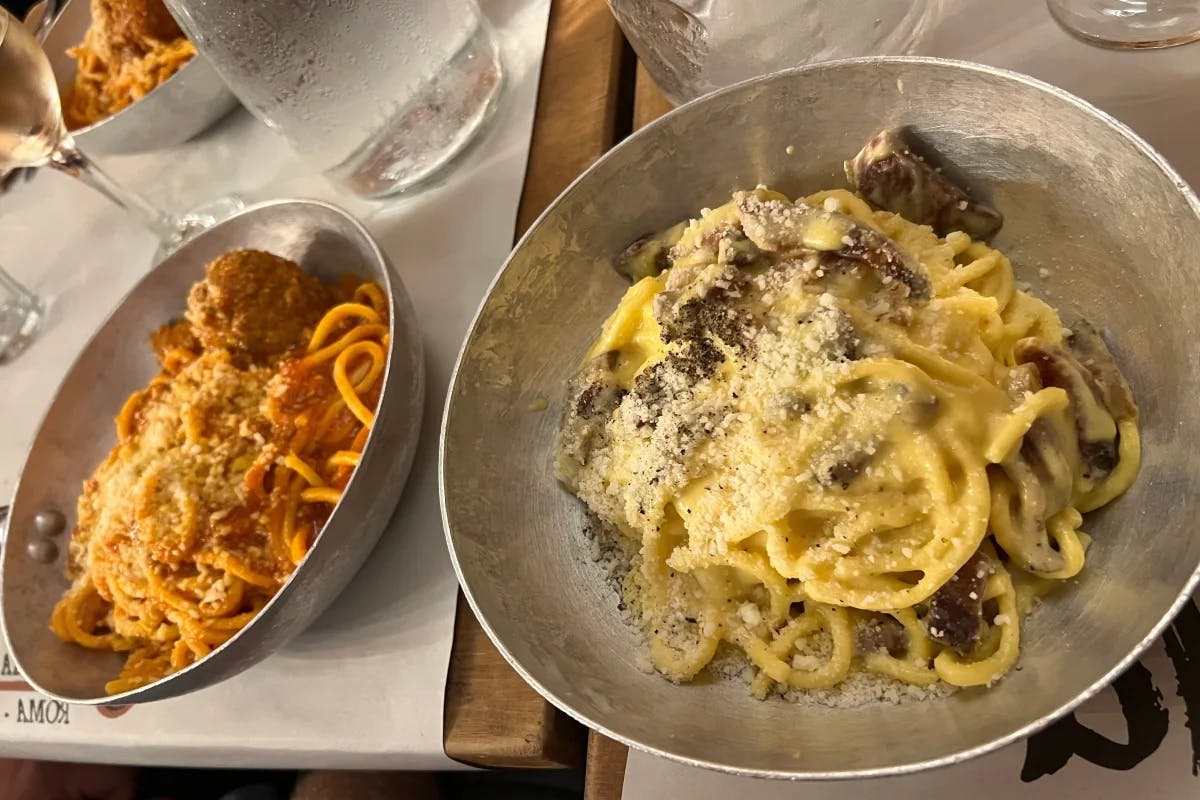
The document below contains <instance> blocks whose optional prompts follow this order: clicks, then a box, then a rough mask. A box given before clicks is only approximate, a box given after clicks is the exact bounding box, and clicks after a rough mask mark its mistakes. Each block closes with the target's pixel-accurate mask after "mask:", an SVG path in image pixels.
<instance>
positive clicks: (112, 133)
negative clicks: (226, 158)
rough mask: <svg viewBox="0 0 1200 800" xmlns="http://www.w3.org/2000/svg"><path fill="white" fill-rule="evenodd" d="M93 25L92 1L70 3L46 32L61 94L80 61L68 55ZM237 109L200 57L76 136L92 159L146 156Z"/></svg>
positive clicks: (44, 43) (44, 40)
mask: <svg viewBox="0 0 1200 800" xmlns="http://www.w3.org/2000/svg"><path fill="white" fill-rule="evenodd" d="M91 24H92V11H91V5H90V3H89V2H88V0H70V2H68V3H67V4H66V7H65V8H63V10H62V11H61V12H60V13H59V15H58V18H57V19H55V20H54V22H53V23H52V24H51V25H50V26H49V27H48V28H47V30H46V34H45V36H44V37H43V38H42V47H43V49H45V51H46V55H47V56H49V58H50V66H51V68H52V69H53V70H54V79H55V81H56V82H57V83H58V91H59V94H60V95H61V96H63V97H65V96H66V92H67V91H68V90H69V89H70V88H71V84H72V83H73V82H74V80H75V69H76V64H75V58H74V57H73V56H70V55H68V54H67V50H69V49H71V48H73V47H75V46H76V45H77V44H79V43H80V42H81V41H83V35H84V33H86V32H87V29H88V26H89V25H91ZM237 105H238V100H237V98H236V97H234V95H233V92H231V91H229V88H228V87H226V86H225V82H224V81H223V80H221V76H219V75H218V74H217V71H216V70H214V69H213V68H212V65H211V64H209V63H208V59H206V58H205V57H204V55H203V54H201V53H197V54H196V55H195V56H193V57H192V60H191V61H189V62H188V63H186V64H184V65H183V66H182V67H180V68H179V71H178V72H176V73H175V74H174V75H172V76H171V77H170V78H168V79H167V80H166V81H164V82H163V83H162V84H160V85H159V86H157V87H155V88H154V89H153V90H152V91H150V92H149V93H147V94H146V96H145V97H143V98H141V99H140V100H138V101H136V102H135V103H132V104H131V105H129V106H126V107H125V108H123V109H121V110H120V111H118V112H117V113H115V114H113V115H111V116H108V117H105V118H104V119H102V120H99V121H97V122H93V123H92V124H91V125H88V126H86V127H83V128H79V129H78V130H75V131H72V132H71V135H72V136H73V137H74V139H75V142H76V144H78V145H79V149H81V150H83V151H84V152H85V153H87V154H88V155H120V154H122V153H143V152H146V151H149V150H160V149H162V148H164V147H173V146H174V145H177V144H182V143H183V142H186V141H188V140H189V139H191V138H192V137H194V136H196V135H197V134H199V133H201V132H203V131H205V130H207V129H208V128H210V127H211V126H212V125H213V124H214V123H216V122H217V120H219V119H221V118H222V117H224V116H225V115H226V114H228V113H229V112H230V111H232V110H233V109H234V108H235V107H236V106H237Z"/></svg>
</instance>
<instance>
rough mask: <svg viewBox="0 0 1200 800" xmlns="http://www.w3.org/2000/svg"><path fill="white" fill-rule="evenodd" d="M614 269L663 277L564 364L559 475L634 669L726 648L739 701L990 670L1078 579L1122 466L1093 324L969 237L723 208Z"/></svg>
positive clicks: (863, 215) (777, 202)
mask: <svg viewBox="0 0 1200 800" xmlns="http://www.w3.org/2000/svg"><path fill="white" fill-rule="evenodd" d="M963 206H965V203H964V204H963ZM960 207H962V206H960ZM647 253H648V254H649V255H648V256H647V255H646V254H647ZM625 257H626V259H629V263H632V264H634V266H635V267H636V268H638V269H641V268H642V266H643V265H644V263H649V262H650V261H657V264H658V265H659V266H660V267H662V268H664V269H663V270H662V271H661V272H659V271H658V270H643V272H642V274H645V277H642V278H641V279H640V280H639V281H637V282H636V283H635V284H634V285H633V286H632V287H631V288H630V289H629V290H628V292H627V293H626V295H625V297H624V299H623V300H622V301H621V303H620V305H619V306H618V307H617V309H616V311H615V312H614V313H613V314H612V316H611V317H610V318H609V319H608V321H607V322H606V323H605V324H604V327H603V330H602V332H601V334H600V337H599V339H598V340H597V341H596V342H595V344H594V345H593V346H592V347H591V349H590V350H589V352H588V353H587V355H586V357H585V359H584V363H583V366H582V367H581V369H580V372H579V374H578V376H577V377H576V378H575V379H574V380H573V382H572V384H571V386H570V388H569V398H568V408H567V411H566V412H565V414H564V417H563V421H562V424H561V426H560V430H559V441H558V446H557V461H556V470H557V473H558V475H559V477H560V479H561V480H562V481H563V483H564V484H565V485H566V486H567V487H568V488H569V489H570V490H571V491H573V492H574V493H576V494H577V495H578V496H579V497H580V498H581V499H582V500H583V501H584V502H585V503H586V504H587V506H588V508H589V510H590V512H591V513H592V514H593V515H594V516H595V517H596V518H597V519H598V521H599V522H600V524H601V525H602V526H603V527H605V528H607V529H609V530H611V531H614V532H615V533H616V534H617V535H618V536H621V537H624V538H625V539H626V540H627V541H629V542H631V543H632V547H631V548H630V550H631V551H633V556H632V566H631V568H630V570H629V573H628V574H627V575H625V576H624V586H625V595H626V596H625V600H626V601H627V602H628V603H629V606H630V608H631V609H632V612H633V614H634V615H635V616H636V617H637V618H638V619H639V620H640V622H641V623H642V625H643V626H644V628H645V629H646V632H647V635H648V637H649V646H650V655H651V660H652V663H653V665H654V666H655V667H656V668H657V669H658V670H659V671H660V672H661V673H662V674H664V675H665V676H667V677H668V678H670V679H672V680H676V681H688V680H691V679H692V678H694V677H695V676H696V675H697V674H698V673H699V672H700V671H701V670H703V669H704V668H705V667H706V666H707V665H708V664H710V662H712V660H713V659H714V657H716V656H717V655H718V654H719V653H720V652H722V650H725V651H729V650H730V649H731V648H732V651H733V652H738V651H740V652H741V653H742V654H743V655H744V657H745V659H747V660H748V661H749V663H750V665H751V667H752V669H753V675H752V679H751V689H752V692H753V693H754V694H755V695H757V696H759V697H764V696H766V695H767V694H768V693H770V692H772V691H786V690H788V689H829V688H832V687H837V686H838V685H839V684H842V683H843V681H845V680H846V679H847V678H848V677H849V676H850V675H852V674H854V673H857V672H866V673H874V674H876V675H879V676H883V677H886V678H890V679H894V680H895V681H900V682H902V683H906V684H913V685H918V686H933V685H935V684H939V682H940V685H944V684H949V685H951V686H959V687H961V686H981V685H988V684H991V683H992V682H994V681H995V680H997V679H999V678H1000V677H1001V676H1003V675H1004V674H1005V673H1006V672H1007V671H1009V670H1010V669H1011V668H1012V667H1013V666H1014V664H1015V663H1016V661H1017V659H1018V656H1019V652H1020V630H1021V619H1022V617H1023V615H1024V614H1026V613H1028V612H1029V610H1030V609H1031V607H1032V605H1033V603H1034V601H1035V599H1036V597H1037V596H1038V595H1039V594H1040V593H1042V592H1044V591H1046V590H1047V589H1048V588H1049V587H1051V586H1053V585H1055V584H1056V583H1059V582H1061V581H1064V580H1066V579H1068V578H1072V577H1074V576H1076V575H1078V574H1079V573H1080V571H1081V570H1082V569H1083V567H1084V561H1085V554H1086V548H1087V545H1088V542H1089V538H1088V536H1087V535H1086V534H1085V533H1084V532H1083V531H1081V530H1080V526H1081V525H1082V524H1083V517H1082V513H1083V512H1086V511H1088V510H1090V509H1093V508H1096V507H1098V506H1100V505H1103V504H1104V503H1107V502H1109V501H1110V500H1112V499H1113V498H1115V497H1116V496H1117V495H1119V494H1120V493H1121V492H1123V491H1124V490H1125V489H1126V488H1127V487H1128V486H1129V485H1130V483H1131V482H1132V481H1133V479H1134V477H1135V475H1136V473H1137V469H1138V463H1139V458H1140V448H1139V440H1138V428H1137V409H1136V406H1135V405H1134V403H1133V400H1132V396H1131V394H1130V392H1129V388H1128V385H1127V384H1126V383H1125V381H1124V379H1123V378H1122V377H1121V375H1120V373H1119V371H1118V370H1117V369H1116V366H1115V364H1114V363H1113V361H1112V359H1111V356H1110V355H1109V353H1108V350H1107V348H1106V347H1105V345H1104V344H1103V342H1102V340H1100V338H1099V337H1098V336H1097V335H1096V334H1095V332H1094V331H1093V330H1092V329H1091V328H1090V327H1088V326H1087V325H1086V323H1083V322H1081V323H1079V324H1078V325H1076V326H1075V327H1074V328H1073V329H1068V328H1067V327H1065V326H1064V325H1063V323H1062V322H1061V321H1060V319H1059V316H1058V314H1057V313H1056V312H1055V310H1054V309H1053V308H1051V307H1050V306H1049V305H1047V304H1046V303H1044V302H1042V301H1041V300H1038V299H1037V298H1035V297H1033V296H1032V295H1031V294H1029V293H1028V292H1026V291H1024V290H1023V289H1021V288H1020V286H1019V285H1018V283H1017V282H1016V280H1015V279H1014V275H1013V269H1012V265H1011V264H1010V262H1009V260H1008V259H1007V258H1006V257H1005V256H1004V254H1003V253H1001V252H1000V251H998V250H996V249H993V248H992V247H990V246H989V245H987V244H986V243H984V242H983V241H978V240H975V239H973V238H972V237H971V236H969V235H967V234H966V233H963V232H962V231H958V230H953V231H948V232H946V234H945V235H944V236H938V235H937V234H935V233H934V231H933V230H932V229H931V227H929V226H926V225H917V224H914V223H912V222H909V221H907V220H906V219H904V218H903V217H901V216H899V215H897V214H894V213H890V212H887V211H879V210H875V209H873V208H872V207H871V206H870V205H869V204H868V203H867V202H865V201H864V199H863V198H862V197H860V196H858V195H855V194H853V193H851V192H848V191H844V190H832V191H826V192H819V193H817V194H814V195H812V196H810V197H807V198H805V199H803V200H801V201H797V202H795V203H793V202H792V201H790V200H789V199H788V198H787V197H785V196H783V195H781V194H779V193H776V192H772V191H770V190H767V189H765V188H762V187H759V188H758V189H755V190H754V191H750V192H738V193H736V194H735V195H734V198H733V200H732V201H731V202H729V203H727V204H726V205H724V206H722V207H720V208H716V209H712V210H708V209H705V210H704V211H703V212H702V213H701V216H700V217H699V218H698V219H694V220H692V221H690V222H689V223H687V224H686V225H682V226H676V227H675V228H672V229H670V230H669V231H667V232H666V233H664V234H663V235H661V236H659V237H654V238H650V239H646V240H640V241H639V242H638V243H635V245H634V247H633V248H632V249H631V251H629V252H627V253H626V256H625ZM639 258H645V259H647V261H645V262H643V264H642V265H639V263H638V262H637V259H639Z"/></svg>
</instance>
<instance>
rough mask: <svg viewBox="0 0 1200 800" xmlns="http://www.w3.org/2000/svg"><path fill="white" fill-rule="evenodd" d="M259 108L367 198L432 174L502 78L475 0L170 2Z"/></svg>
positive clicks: (235, 87)
mask: <svg viewBox="0 0 1200 800" xmlns="http://www.w3.org/2000/svg"><path fill="white" fill-rule="evenodd" d="M166 4H167V8H169V9H170V10H171V13H172V14H173V15H174V16H175V19H176V20H177V21H178V22H179V26H180V27H181V28H183V30H184V33H186V34H187V35H188V38H189V39H191V40H192V42H194V43H195V45H196V48H197V49H198V50H199V51H200V52H201V53H203V54H204V55H205V57H206V58H208V60H209V62H210V63H211V64H212V65H213V67H214V68H215V69H216V70H217V72H218V73H220V75H221V77H222V78H224V79H225V83H226V84H227V85H228V86H229V88H230V89H231V90H232V91H233V93H234V94H235V95H237V97H238V99H239V100H241V101H242V105H244V106H245V107H246V108H247V109H249V110H250V112H251V113H252V114H254V115H255V116H257V117H258V118H259V119H261V120H262V121H263V122H265V123H266V124H267V125H268V126H269V127H270V128H272V129H274V130H275V131H277V132H278V133H280V134H281V135H282V136H283V137H284V138H285V139H287V140H288V141H289V142H290V143H291V144H292V146H293V147H294V148H295V149H296V150H297V151H298V152H299V153H300V154H301V155H303V156H304V157H305V158H306V159H307V160H308V161H309V162H310V163H311V164H312V165H313V166H315V167H316V168H317V169H319V170H321V171H323V172H325V173H326V174H327V175H329V176H330V177H331V178H333V179H334V180H336V181H338V182H340V183H342V184H343V185H345V186H346V187H347V188H349V189H350V190H351V191H353V192H355V193H357V194H359V195H362V196H364V197H382V196H385V195H389V194H393V193H396V192H400V191H403V190H405V189H408V188H410V187H413V186H416V185H418V184H420V183H422V182H424V181H426V180H428V179H429V178H431V177H432V176H434V175H435V174H436V173H437V172H438V171H439V170H440V169H442V168H443V167H444V166H445V165H446V164H447V163H449V162H450V161H451V159H453V157H454V156H455V155H456V154H458V153H459V152H460V151H461V150H462V149H463V148H464V147H465V146H466V145H467V143H468V142H470V141H471V140H472V138H473V137H475V136H476V135H477V134H478V133H479V131H480V129H481V128H482V127H483V125H484V123H485V122H486V120H487V119H488V118H489V116H490V115H491V112H492V110H493V108H494V106H495V102H496V98H497V96H498V94H499V93H500V90H501V84H502V82H503V70H502V68H501V64H500V59H499V54H498V51H497V47H496V43H495V40H494V38H493V36H492V31H491V28H490V26H489V25H488V24H487V22H486V20H484V18H483V17H482V16H481V15H480V13H479V8H478V7H477V6H476V4H475V0H256V2H253V3H247V2H244V0H166Z"/></svg>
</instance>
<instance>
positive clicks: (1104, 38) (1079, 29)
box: [1046, 0, 1200, 50]
mask: <svg viewBox="0 0 1200 800" xmlns="http://www.w3.org/2000/svg"><path fill="white" fill-rule="evenodd" d="M1046 5H1047V6H1048V7H1049V9H1050V15H1051V16H1052V17H1054V21H1055V22H1057V23H1058V24H1059V25H1061V26H1062V27H1063V28H1064V29H1065V30H1066V31H1067V33H1070V34H1072V35H1073V36H1077V37H1078V38H1080V39H1083V40H1084V41H1085V42H1088V43H1089V44H1096V45H1100V46H1101V47H1113V48H1118V49H1122V50H1149V49H1155V48H1160V47H1174V46H1175V45H1180V44H1187V43H1188V42H1194V41H1197V40H1200V0H1046Z"/></svg>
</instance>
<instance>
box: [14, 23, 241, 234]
mask: <svg viewBox="0 0 1200 800" xmlns="http://www.w3.org/2000/svg"><path fill="white" fill-rule="evenodd" d="M42 166H47V167H50V168H52V169H56V170H59V171H60V172H65V173H67V174H69V175H71V176H73V177H76V178H79V179H80V180H82V181H83V182H84V183H86V184H87V185H88V186H91V187H92V188H93V189H95V190H97V191H99V192H100V193H101V194H103V195H104V196H106V197H107V198H109V199H110V200H112V201H113V202H114V203H116V204H117V205H118V206H120V207H121V208H123V209H125V210H126V211H128V212H129V213H130V214H132V215H134V216H135V217H137V218H138V219H140V220H141V221H142V223H143V224H144V225H145V226H146V227H147V228H149V229H150V230H151V231H153V233H154V234H155V235H156V236H157V237H158V239H159V249H158V254H157V255H158V256H162V255H165V254H167V253H170V252H171V251H172V250H174V249H175V248H177V247H178V246H179V245H180V244H182V243H183V242H184V241H186V240H187V239H188V238H189V237H190V236H192V235H194V234H195V233H197V232H198V231H200V230H202V229H203V228H205V227H208V226H209V225H211V224H213V223H214V222H215V221H216V220H217V219H218V218H220V217H223V216H228V215H229V214H231V213H233V212H234V211H236V210H237V209H238V208H240V207H241V205H242V204H241V201H240V200H238V199H236V198H223V199H222V200H220V201H217V202H216V203H214V204H212V205H206V206H205V207H204V209H203V210H201V211H197V212H192V213H189V214H187V215H184V216H182V217H175V216H172V215H170V214H167V213H165V212H163V211H161V210H159V209H158V208H156V207H155V206H154V205H152V204H151V203H150V202H149V201H147V200H146V199H145V198H144V197H142V196H141V195H139V194H137V193H135V192H131V191H129V190H128V189H125V188H124V187H122V186H121V185H120V184H118V183H117V182H116V181H114V180H113V179H112V178H110V177H109V176H108V175H107V174H105V173H104V172H103V171H101V170H100V169H99V168H97V167H96V165H95V164H93V163H92V162H91V161H90V160H89V159H88V158H87V157H86V156H85V155H84V154H83V153H81V152H79V148H77V147H76V146H75V142H74V140H73V139H72V138H71V134H70V133H69V132H68V131H67V126H66V124H65V123H64V122H63V118H62V100H61V98H60V97H59V95H58V86H57V84H56V83H55V80H54V72H53V70H51V68H50V60H49V59H48V58H46V53H45V51H43V50H42V47H41V45H40V44H38V42H37V40H36V39H35V38H34V37H33V34H31V33H30V32H29V31H28V30H27V29H26V28H25V26H24V25H23V24H22V23H21V21H20V20H18V19H16V18H14V17H13V16H12V15H11V14H9V13H8V12H7V11H5V10H4V9H3V8H0V172H2V171H6V170H10V169H16V168H19V167H42Z"/></svg>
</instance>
